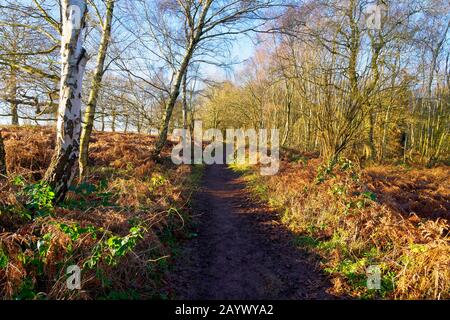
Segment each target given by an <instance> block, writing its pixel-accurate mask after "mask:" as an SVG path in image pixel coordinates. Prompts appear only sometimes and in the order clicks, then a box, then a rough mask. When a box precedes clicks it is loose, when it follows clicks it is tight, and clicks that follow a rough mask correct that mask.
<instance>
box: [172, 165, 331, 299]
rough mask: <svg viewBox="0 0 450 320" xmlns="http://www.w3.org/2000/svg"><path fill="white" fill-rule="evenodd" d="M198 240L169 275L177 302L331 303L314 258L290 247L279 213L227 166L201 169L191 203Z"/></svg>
mask: <svg viewBox="0 0 450 320" xmlns="http://www.w3.org/2000/svg"><path fill="white" fill-rule="evenodd" d="M193 205H194V208H193V209H194V212H195V213H196V216H195V217H194V225H195V227H194V228H195V232H196V233H197V237H195V238H194V239H193V240H189V241H188V242H187V243H185V245H184V247H183V249H182V254H181V255H180V257H179V258H178V261H177V262H176V264H175V268H174V271H173V272H171V274H170V275H169V277H170V279H168V283H170V284H171V285H172V286H173V287H171V288H169V290H170V291H171V293H172V295H174V297H175V298H176V299H332V298H334V297H333V296H332V295H330V294H328V293H327V292H326V290H327V289H328V288H329V287H330V283H329V281H328V279H327V277H326V276H325V275H324V274H322V273H321V271H320V269H319V267H318V258H317V257H315V256H313V255H312V254H311V253H307V252H305V251H302V250H300V249H298V248H296V247H295V246H294V245H293V236H292V235H291V233H290V232H289V231H288V230H286V228H285V227H284V226H283V225H282V224H281V223H279V222H278V217H277V214H276V213H275V212H274V211H273V210H270V209H269V208H267V206H265V205H264V204H262V203H259V202H258V201H256V200H253V199H252V198H251V196H250V195H249V193H248V192H247V191H246V190H245V185H244V182H243V181H242V180H241V179H240V176H239V174H237V173H235V172H233V171H232V170H230V169H229V168H227V166H226V165H212V166H207V167H206V168H205V172H204V176H203V179H202V184H201V188H200V190H199V191H198V192H197V193H196V195H195V196H194V199H193Z"/></svg>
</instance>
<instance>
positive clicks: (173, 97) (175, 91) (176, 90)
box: [152, 0, 212, 158]
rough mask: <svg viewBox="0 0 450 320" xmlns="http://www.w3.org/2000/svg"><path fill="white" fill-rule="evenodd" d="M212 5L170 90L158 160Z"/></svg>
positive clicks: (155, 154)
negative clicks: (182, 83) (184, 78)
mask: <svg viewBox="0 0 450 320" xmlns="http://www.w3.org/2000/svg"><path fill="white" fill-rule="evenodd" d="M211 3H212V0H208V1H206V2H205V5H204V7H203V9H202V12H201V16H200V19H199V22H198V25H197V26H196V31H195V34H193V35H191V39H190V42H189V45H188V47H187V49H186V53H185V55H184V57H183V60H182V62H181V65H180V68H179V69H178V72H177V74H176V77H175V83H174V84H173V86H172V88H171V90H170V95H169V101H168V102H167V104H166V109H165V112H164V115H163V118H162V121H161V126H160V130H159V138H158V142H157V143H156V147H155V150H154V151H153V155H152V157H153V158H158V157H159V156H160V154H161V151H162V149H163V148H164V146H165V145H166V142H167V133H168V131H169V123H170V119H171V118H172V113H173V108H174V107H175V103H176V102H177V99H178V96H179V95H180V87H181V82H182V80H183V77H184V75H185V74H186V71H187V69H188V66H189V63H190V61H191V58H192V55H193V54H194V51H195V49H196V47H197V45H198V43H199V41H200V37H201V36H202V34H203V28H204V25H205V20H206V16H207V14H208V11H209V8H210V6H211Z"/></svg>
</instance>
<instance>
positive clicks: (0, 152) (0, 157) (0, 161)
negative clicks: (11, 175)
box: [0, 131, 7, 179]
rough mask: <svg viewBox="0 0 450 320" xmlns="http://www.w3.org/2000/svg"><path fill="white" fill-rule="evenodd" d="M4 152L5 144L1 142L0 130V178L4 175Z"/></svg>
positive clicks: (0, 133)
mask: <svg viewBox="0 0 450 320" xmlns="http://www.w3.org/2000/svg"><path fill="white" fill-rule="evenodd" d="M6 175H7V172H6V152H5V144H4V143H3V137H2V132H1V131H0V179H2V178H4V177H6Z"/></svg>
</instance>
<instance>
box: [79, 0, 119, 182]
mask: <svg viewBox="0 0 450 320" xmlns="http://www.w3.org/2000/svg"><path fill="white" fill-rule="evenodd" d="M114 4H115V0H108V2H107V4H106V18H105V22H104V24H103V34H102V39H101V42H100V48H99V49H98V57H97V66H96V68H95V72H94V78H93V80H92V87H91V92H90V94H89V100H88V103H87V106H86V112H85V114H84V122H83V125H82V126H83V128H82V131H81V141H80V163H79V165H80V177H81V178H83V177H85V175H86V173H87V168H88V159H89V140H90V138H91V134H92V129H93V127H94V116H95V109H96V107H97V99H98V95H99V92H100V88H101V83H102V78H103V74H104V69H105V60H106V54H107V52H108V46H109V42H110V36H111V25H112V19H113V13H114Z"/></svg>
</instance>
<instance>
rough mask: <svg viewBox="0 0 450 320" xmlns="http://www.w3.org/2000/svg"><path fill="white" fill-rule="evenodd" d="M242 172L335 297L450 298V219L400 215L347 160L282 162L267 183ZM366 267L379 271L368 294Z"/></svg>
mask: <svg viewBox="0 0 450 320" xmlns="http://www.w3.org/2000/svg"><path fill="white" fill-rule="evenodd" d="M423 170H427V169H423ZM244 172H245V175H244V177H245V179H246V180H247V182H248V185H249V188H250V189H251V190H252V191H253V193H254V194H255V195H256V196H258V197H259V198H262V199H264V200H265V201H267V202H268V203H269V204H270V205H271V206H272V207H274V208H276V209H277V210H278V211H279V212H280V216H281V220H282V222H283V223H284V224H285V225H286V226H287V227H288V228H289V229H290V230H291V231H292V232H293V233H295V235H296V241H295V244H296V245H297V246H298V247H300V248H303V249H307V250H312V251H314V252H316V253H318V254H319V255H320V256H321V257H322V260H323V270H324V271H325V272H326V273H328V274H329V275H330V277H331V279H332V283H333V288H332V289H331V291H332V293H334V294H336V295H346V296H353V297H358V298H362V299H380V298H381V299H383V298H390V299H391V298H394V299H447V298H449V297H450V291H449V290H450V267H449V266H450V236H449V225H448V221H447V220H446V219H442V218H437V219H430V218H428V219H424V218H418V217H417V215H413V218H414V219H409V218H407V217H405V216H404V215H403V212H399V211H396V210H395V206H391V205H387V204H386V203H384V202H383V201H381V200H380V199H379V196H378V194H376V193H374V192H373V191H374V190H372V189H370V188H368V187H367V185H366V183H365V176H364V174H363V172H362V170H361V169H359V168H357V167H356V166H355V165H354V164H353V163H352V162H351V161H348V160H340V161H339V162H338V163H336V164H321V163H320V160H319V159H311V160H309V161H301V162H300V163H299V162H296V163H289V162H283V163H282V168H281V170H280V173H279V174H278V175H275V176H272V177H262V176H260V175H258V174H257V172H256V171H253V170H250V171H249V170H245V171H244ZM381 197H383V194H381ZM371 266H376V267H377V268H379V270H380V271H381V279H380V280H381V281H380V282H381V283H380V284H381V287H380V289H370V290H369V289H368V286H367V279H368V277H367V271H368V268H370V267H371Z"/></svg>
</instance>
